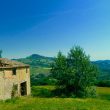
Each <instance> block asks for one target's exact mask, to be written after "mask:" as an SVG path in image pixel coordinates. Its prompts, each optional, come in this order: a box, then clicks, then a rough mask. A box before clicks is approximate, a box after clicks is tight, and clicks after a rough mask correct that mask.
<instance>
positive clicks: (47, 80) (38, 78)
mask: <svg viewBox="0 0 110 110" xmlns="http://www.w3.org/2000/svg"><path fill="white" fill-rule="evenodd" d="M55 83H56V80H55V79H53V78H51V77H50V76H49V74H45V73H39V74H36V75H32V76H31V85H55Z"/></svg>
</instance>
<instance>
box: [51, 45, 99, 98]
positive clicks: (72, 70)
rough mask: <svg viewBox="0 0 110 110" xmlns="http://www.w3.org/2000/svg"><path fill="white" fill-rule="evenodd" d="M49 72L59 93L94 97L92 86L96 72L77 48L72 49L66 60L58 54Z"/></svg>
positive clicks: (86, 57)
mask: <svg viewBox="0 0 110 110" xmlns="http://www.w3.org/2000/svg"><path fill="white" fill-rule="evenodd" d="M51 72H52V75H53V77H54V78H55V79H57V81H58V83H57V85H58V87H59V88H60V89H63V90H62V91H60V92H63V93H64V94H67V95H68V94H72V95H73V94H74V95H75V96H78V97H88V96H91V95H95V89H94V88H93V86H94V84H95V82H96V78H97V73H98V71H97V68H96V67H95V66H94V65H93V64H92V63H91V62H90V59H89V56H87V55H86V54H85V52H84V51H83V49H82V48H80V47H79V46H76V47H73V48H72V49H71V50H70V52H69V54H68V57H67V58H66V57H65V56H64V55H62V53H61V52H59V53H58V55H57V58H56V59H55V63H53V65H52V70H51ZM56 92H57V91H56Z"/></svg>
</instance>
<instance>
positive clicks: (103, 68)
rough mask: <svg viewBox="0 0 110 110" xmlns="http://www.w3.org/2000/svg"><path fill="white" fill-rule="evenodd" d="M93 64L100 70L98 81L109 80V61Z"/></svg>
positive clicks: (99, 61)
mask: <svg viewBox="0 0 110 110" xmlns="http://www.w3.org/2000/svg"><path fill="white" fill-rule="evenodd" d="M93 63H94V64H95V65H97V66H98V68H99V69H100V79H101V80H110V60H98V61H94V62H93Z"/></svg>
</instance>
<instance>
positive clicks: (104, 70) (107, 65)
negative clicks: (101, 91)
mask: <svg viewBox="0 0 110 110" xmlns="http://www.w3.org/2000/svg"><path fill="white" fill-rule="evenodd" d="M14 60H17V61H20V62H23V63H26V64H29V65H30V66H31V72H32V73H33V72H34V73H38V72H39V73H40V71H41V73H42V72H46V73H48V72H47V71H48V70H47V68H50V65H51V63H52V62H53V61H54V58H53V57H46V56H42V55H38V54H32V55H30V56H28V57H26V58H20V59H14ZM92 63H93V64H95V65H96V66H97V67H98V68H99V69H100V79H104V80H110V60H98V61H92ZM39 68H40V69H39ZM45 68H46V69H45ZM38 70H39V71H38ZM42 70H43V71H42Z"/></svg>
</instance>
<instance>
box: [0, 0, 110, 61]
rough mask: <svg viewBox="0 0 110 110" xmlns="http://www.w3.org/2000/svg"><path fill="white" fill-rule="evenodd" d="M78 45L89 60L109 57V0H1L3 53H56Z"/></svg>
mask: <svg viewBox="0 0 110 110" xmlns="http://www.w3.org/2000/svg"><path fill="white" fill-rule="evenodd" d="M74 45H80V46H81V47H82V48H84V50H85V51H86V53H87V54H89V55H90V56H91V60H98V59H110V0H1V1H0V48H1V49H2V50H3V57H8V58H19V57H26V56H28V55H30V54H33V53H37V54H41V55H46V56H56V54H57V52H58V51H59V50H61V51H62V52H63V53H64V54H66V53H67V52H68V51H69V49H70V48H71V47H72V46H74Z"/></svg>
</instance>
